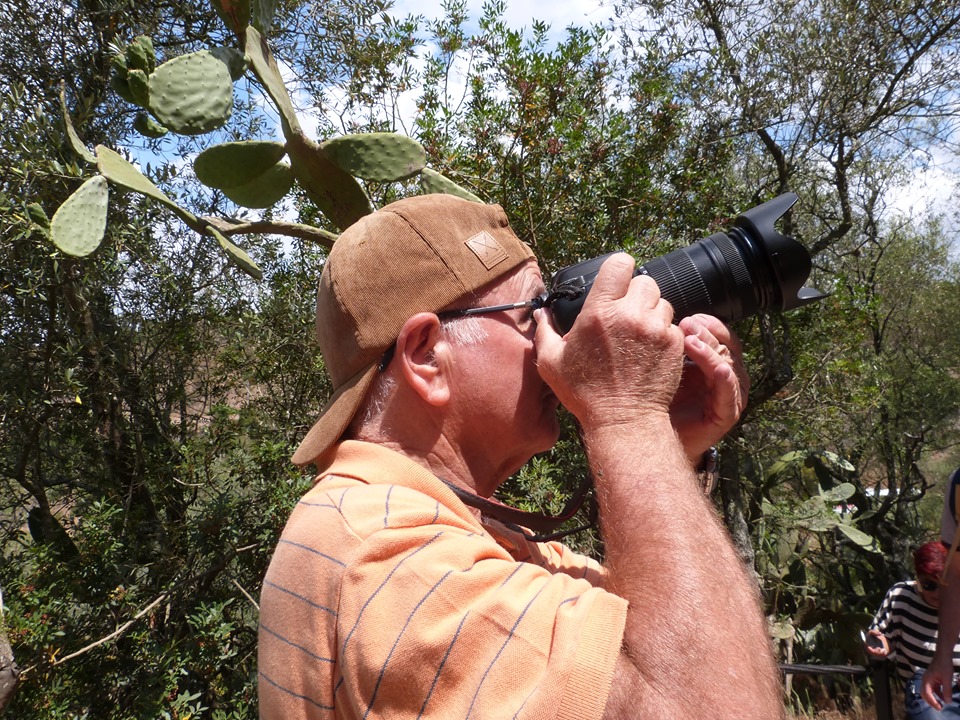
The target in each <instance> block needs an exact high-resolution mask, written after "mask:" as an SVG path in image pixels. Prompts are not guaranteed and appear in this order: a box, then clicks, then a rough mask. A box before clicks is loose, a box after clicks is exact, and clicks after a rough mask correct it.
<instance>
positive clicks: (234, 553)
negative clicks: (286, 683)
mask: <svg viewBox="0 0 960 720" xmlns="http://www.w3.org/2000/svg"><path fill="white" fill-rule="evenodd" d="M258 547H260V543H253V544H251V545H245V546H243V547H241V548H237V549H236V550H234V551H232V552H231V553H229V554H228V555H227V556H226V557H225V558H224V562H223V563H220V567H221V568H222V567H223V565H225V564H226V563H227V562H229V561H230V560H232V559H233V558H235V557H236V556H237V555H239V554H240V553H243V552H248V551H250V550H255V549H256V548H258ZM209 573H210V570H205V571H204V572H202V573H199V574H197V575H194V576H192V577H189V578H186V579H185V580H181V581H180V582H178V583H175V584H174V585H173V587H171V588H170V589H169V590H166V591H164V592H162V593H160V594H159V595H158V596H157V597H155V598H154V599H153V600H151V601H150V603H149V604H148V605H147V606H146V607H144V608H143V609H142V610H141V611H140V612H138V613H137V614H136V615H134V616H133V617H132V618H130V619H129V620H127V621H126V622H125V623H124V624H123V625H121V626H120V627H118V628H117V629H116V630H114V631H113V632H112V633H110V634H109V635H106V636H105V637H102V638H100V639H99V640H96V641H94V642H92V643H90V644H89V645H87V646H86V647H82V648H80V649H79V650H77V651H76V652H72V653H70V654H69V655H66V656H64V657H62V658H60V659H59V660H54V661H53V662H52V663H51V664H52V665H54V666H56V665H62V664H63V663H65V662H67V660H72V659H73V658H75V657H79V656H80V655H83V654H85V653H88V652H90V651H91V650H93V649H94V648H96V647H99V646H100V645H104V644H105V643H108V642H110V641H111V640H116V639H117V638H118V637H120V636H121V635H123V634H124V633H125V632H126V631H127V630H129V629H130V628H131V627H132V626H133V624H134V623H135V622H137V620H139V619H140V618H142V617H143V616H144V615H146V614H147V613H149V612H150V611H151V610H153V609H154V608H155V607H156V606H157V605H159V604H160V603H161V602H163V601H164V600H165V599H166V598H167V597H169V596H170V594H171V593H172V592H173V591H174V590H177V589H178V588H181V587H183V586H184V585H187V584H188V583H192V582H195V581H196V580H199V579H200V578H203V577H205V576H207V575H208V574H209ZM244 594H246V593H244ZM248 597H249V596H248Z"/></svg>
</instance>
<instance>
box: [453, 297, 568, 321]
mask: <svg viewBox="0 0 960 720" xmlns="http://www.w3.org/2000/svg"><path fill="white" fill-rule="evenodd" d="M548 297H549V296H548V295H547V294H546V293H544V294H543V295H538V296H537V297H535V298H532V299H531V300H526V301H524V302H518V303H507V304H506V305H486V306H484V307H475V308H460V309H457V310H442V311H440V312H438V313H437V317H438V318H440V319H441V320H450V319H453V318H462V317H473V316H474V315H486V314H487V313H495V312H506V311H507V310H522V309H523V308H532V309H534V310H536V309H537V308H542V307H544V306H546V304H547V298H548Z"/></svg>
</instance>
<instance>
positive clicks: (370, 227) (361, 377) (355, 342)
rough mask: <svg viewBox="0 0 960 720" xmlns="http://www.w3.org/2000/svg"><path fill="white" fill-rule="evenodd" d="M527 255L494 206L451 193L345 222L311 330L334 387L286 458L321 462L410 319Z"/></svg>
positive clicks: (469, 290) (324, 277) (483, 282)
mask: <svg viewBox="0 0 960 720" xmlns="http://www.w3.org/2000/svg"><path fill="white" fill-rule="evenodd" d="M533 257H534V255H533V252H531V250H530V248H529V247H528V246H527V245H526V244H525V243H523V242H522V241H521V240H520V239H519V238H518V237H517V236H516V235H515V234H514V233H513V230H511V229H510V224H509V222H508V221H507V216H506V215H505V214H504V212H503V210H502V209H501V208H500V206H499V205H483V204H481V203H475V202H470V201H468V200H462V199H460V198H458V197H454V196H453V195H421V196H418V197H412V198H407V199H405V200H399V201H398V202H395V203H391V204H390V205H387V206H386V207H384V208H383V209H381V210H378V211H377V212H375V213H373V214H371V215H367V216H365V217H363V218H361V219H360V220H358V221H357V222H356V223H354V224H353V225H351V226H350V227H349V228H347V229H346V230H345V231H344V232H343V233H342V234H341V235H340V237H339V238H337V240H336V242H335V243H334V244H333V249H332V250H331V251H330V256H329V257H328V258H327V262H326V264H325V265H324V268H323V273H322V275H321V277H320V287H319V289H318V291H317V337H318V339H319V342H320V352H321V353H322V354H323V360H324V362H325V363H326V367H327V372H328V373H329V374H330V379H331V380H332V382H333V388H334V393H333V397H331V398H330V401H329V402H328V403H327V404H326V406H325V407H324V408H323V410H322V411H321V414H320V419H319V420H318V421H317V422H316V424H315V425H314V426H313V427H312V428H311V429H310V432H308V433H307V436H306V437H305V438H304V439H303V442H301V443H300V447H299V448H297V451H296V452H295V453H294V455H293V462H294V463H296V464H297V465H308V464H310V463H314V462H316V463H317V464H320V458H321V457H322V456H323V455H324V453H326V452H327V450H329V449H330V448H331V447H332V446H333V445H334V443H336V442H337V440H339V439H340V437H341V436H342V435H343V432H344V431H345V430H346V429H347V426H348V425H349V424H350V421H351V420H352V419H353V416H354V415H355V414H356V412H357V409H358V408H359V407H360V404H361V402H362V401H363V399H364V397H365V396H366V394H367V391H368V390H369V389H370V385H371V383H372V382H373V378H374V376H375V375H376V373H377V365H378V364H379V362H380V359H381V357H382V356H383V354H384V352H386V351H387V349H388V348H389V347H390V346H391V345H393V342H394V341H395V340H396V339H397V335H399V334H400V330H401V328H402V327H403V324H404V323H405V322H406V321H407V320H409V319H410V318H411V317H413V316H414V315H416V314H417V313H420V312H438V311H440V310H442V309H444V308H446V307H448V306H449V305H450V304H451V303H453V302H454V301H456V300H459V299H460V298H463V297H465V296H467V295H469V294H472V293H474V292H476V291H477V290H480V289H481V288H483V287H484V286H486V285H489V284H490V283H491V282H493V281H494V280H497V279H498V278H500V277H503V276H504V275H506V274H507V273H509V272H510V271H511V270H513V269H514V268H515V267H517V266H518V265H520V264H521V263H523V262H524V261H526V260H527V259H530V258H533Z"/></svg>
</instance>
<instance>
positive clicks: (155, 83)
mask: <svg viewBox="0 0 960 720" xmlns="http://www.w3.org/2000/svg"><path fill="white" fill-rule="evenodd" d="M149 88H150V104H149V109H150V112H152V113H153V115H154V117H156V119H157V120H158V121H159V122H160V123H161V124H162V125H163V126H164V127H166V128H168V129H170V130H171V131H172V132H175V133H179V134H181V135H201V134H203V133H207V132H210V131H211V130H216V129H217V128H218V127H221V126H222V125H223V124H224V123H225V122H227V120H229V119H230V114H231V113H232V112H233V80H232V79H231V77H230V72H229V70H228V69H227V66H226V65H225V64H224V63H223V61H221V60H220V59H219V58H218V57H217V56H216V55H214V54H213V53H212V52H211V51H210V50H199V51H197V52H193V53H190V54H189V55H181V56H180V57H177V58H174V59H173V60H169V61H167V62H165V63H164V64H163V65H160V66H159V67H158V68H157V69H156V70H154V71H153V73H152V74H151V75H150V77H149Z"/></svg>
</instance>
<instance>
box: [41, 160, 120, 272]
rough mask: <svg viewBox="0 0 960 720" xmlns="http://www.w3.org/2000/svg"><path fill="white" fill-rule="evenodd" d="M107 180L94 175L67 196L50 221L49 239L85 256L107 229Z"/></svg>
mask: <svg viewBox="0 0 960 720" xmlns="http://www.w3.org/2000/svg"><path fill="white" fill-rule="evenodd" d="M108 198H109V192H108V190H107V180H106V178H104V177H103V176H102V175H95V176H94V177H92V178H90V179H89V180H87V181H86V182H85V183H83V185H81V186H80V187H79V188H77V190H76V191H75V192H74V193H73V194H72V195H71V196H70V197H68V198H67V199H66V200H65V201H64V203H63V205H61V206H60V207H59V208H58V209H57V211H56V212H55V213H54V214H53V220H51V221H50V239H51V240H52V241H53V244H54V245H56V246H57V247H58V248H60V249H61V250H62V251H63V252H65V253H66V254H67V255H73V256H74V257H86V256H87V255H89V254H90V253H92V252H93V251H94V250H96V249H97V248H98V247H100V243H102V242H103V235H104V233H105V232H106V229H107V201H108Z"/></svg>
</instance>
